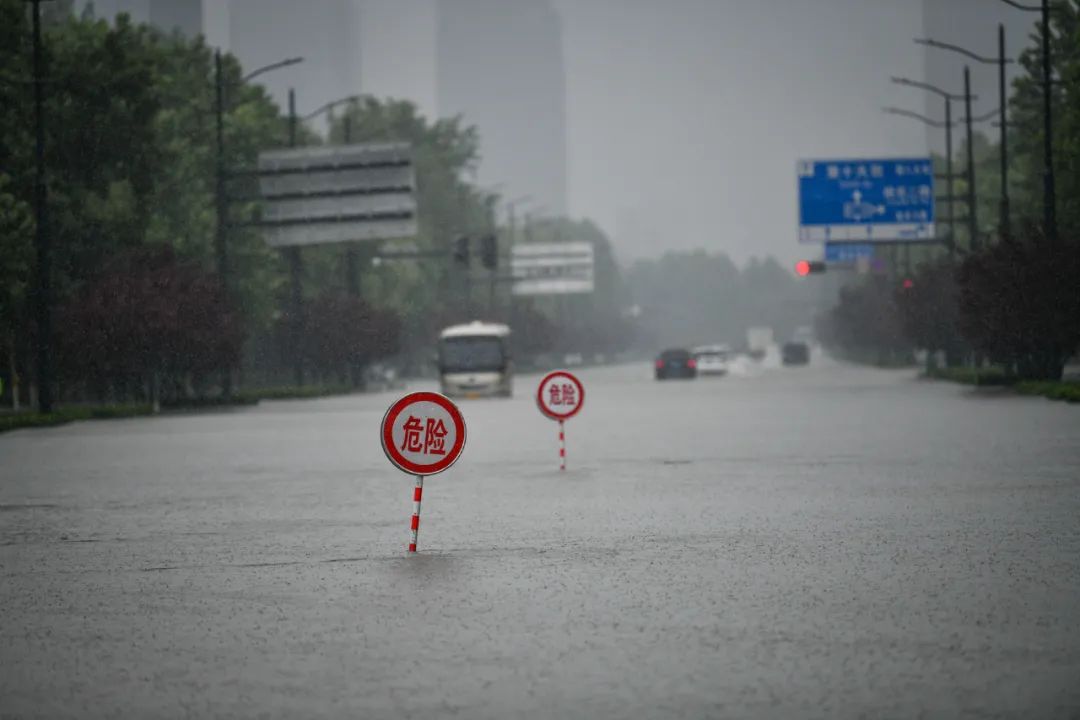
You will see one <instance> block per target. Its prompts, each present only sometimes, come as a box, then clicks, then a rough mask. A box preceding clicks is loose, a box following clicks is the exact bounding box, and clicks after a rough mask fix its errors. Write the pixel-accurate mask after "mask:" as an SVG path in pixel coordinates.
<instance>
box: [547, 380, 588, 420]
mask: <svg viewBox="0 0 1080 720" xmlns="http://www.w3.org/2000/svg"><path fill="white" fill-rule="evenodd" d="M584 402H585V386H584V385H582V384H581V381H580V380H578V379H577V376H575V375H574V374H573V373H569V372H567V371H566V370H555V371H554V372H550V373H548V374H547V375H545V376H544V377H543V379H541V380H540V385H539V386H538V387H537V388H536V404H537V406H539V408H540V412H542V413H543V414H544V415H546V416H548V417H549V418H551V419H552V420H567V419H569V418H572V417H573V416H574V415H577V414H578V412H580V411H581V406H582V404H583V403H584Z"/></svg>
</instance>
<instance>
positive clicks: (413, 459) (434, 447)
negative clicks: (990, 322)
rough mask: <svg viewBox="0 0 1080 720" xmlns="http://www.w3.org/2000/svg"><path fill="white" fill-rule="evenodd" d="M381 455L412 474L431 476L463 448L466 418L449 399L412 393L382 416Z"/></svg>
mask: <svg viewBox="0 0 1080 720" xmlns="http://www.w3.org/2000/svg"><path fill="white" fill-rule="evenodd" d="M380 435H381V437H382V446H383V452H385V453H386V457H388V458H389V459H390V462H392V463H394V464H395V465H397V466H398V467H399V468H401V469H402V470H404V471H405V472H407V473H410V474H412V475H434V474H436V473H441V472H442V471H443V470H445V469H446V468H448V467H450V466H451V465H453V464H454V462H455V461H456V460H457V459H458V456H459V455H461V450H462V448H464V447H465V418H463V417H462V416H461V411H460V410H458V408H457V405H455V404H454V403H452V402H451V401H450V399H449V398H447V397H446V396H444V395H440V394H439V393H434V392H414V393H409V394H408V395H406V396H405V397H403V398H401V399H400V400H398V401H397V402H396V403H394V404H393V405H391V406H390V409H389V410H387V411H386V415H385V416H384V417H383V421H382V430H381V432H380Z"/></svg>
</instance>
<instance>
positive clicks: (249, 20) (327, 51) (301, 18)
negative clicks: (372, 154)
mask: <svg viewBox="0 0 1080 720" xmlns="http://www.w3.org/2000/svg"><path fill="white" fill-rule="evenodd" d="M359 14H360V10H359V5H358V4H357V3H355V2H353V1H352V0H308V1H307V2H295V0H231V2H230V4H229V18H228V28H229V42H228V49H229V52H231V53H232V54H234V55H235V56H236V57H237V58H239V60H240V62H241V63H242V64H243V66H244V68H245V70H248V71H250V70H254V69H256V68H259V67H262V66H264V65H269V64H271V63H275V62H278V61H279V60H283V59H285V58H290V57H303V58H304V62H303V63H301V64H299V65H295V66H293V67H289V68H284V69H282V70H279V71H277V72H272V73H267V74H266V75H262V76H260V77H259V82H260V83H263V84H264V85H266V87H267V88H268V89H269V90H270V92H271V93H272V94H273V95H274V97H275V98H276V99H277V101H278V102H279V103H280V104H281V106H282V107H283V108H284V107H285V106H286V103H287V98H288V93H289V88H294V89H295V90H296V104H297V112H298V113H299V114H300V115H304V114H307V113H309V112H311V111H313V110H315V109H317V108H318V107H320V106H321V105H323V104H325V103H327V102H331V101H333V100H337V99H338V98H341V97H344V96H347V95H354V94H358V93H359V92H360V90H361V87H360V42H359ZM316 122H320V123H321V122H323V120H322V119H321V118H320V119H319V120H317V121H316ZM319 127H322V126H321V125H320V126H319Z"/></svg>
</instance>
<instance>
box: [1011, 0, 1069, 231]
mask: <svg viewBox="0 0 1080 720" xmlns="http://www.w3.org/2000/svg"><path fill="white" fill-rule="evenodd" d="M1042 76H1043V158H1044V160H1043V162H1044V164H1045V166H1046V167H1044V168H1043V224H1044V225H1045V226H1046V227H1045V229H1044V231H1045V232H1046V237H1047V239H1049V240H1050V242H1051V243H1057V210H1056V205H1057V202H1056V197H1055V190H1054V142H1053V138H1054V134H1053V124H1052V120H1051V112H1050V100H1051V94H1050V93H1051V91H1052V89H1053V88H1052V85H1051V79H1050V0H1042ZM1002 125H1004V123H1002ZM1002 132H1005V128H1004V127H1002Z"/></svg>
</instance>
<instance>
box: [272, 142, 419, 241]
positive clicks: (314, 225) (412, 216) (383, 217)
mask: <svg viewBox="0 0 1080 720" xmlns="http://www.w3.org/2000/svg"><path fill="white" fill-rule="evenodd" d="M257 175H258V178H259V191H260V194H261V196H262V200H263V213H262V219H261V221H260V223H259V225H260V227H262V229H263V234H264V237H265V238H266V242H267V244H268V245H270V246H272V247H288V246H295V245H318V244H323V243H340V242H350V241H353V240H386V239H391V238H407V237H414V236H415V235H416V231H417V227H416V199H415V197H414V194H413V191H414V188H415V186H416V181H415V176H414V172H413V165H412V152H411V150H410V147H409V145H408V143H365V144H360V145H335V146H328V147H304V148H288V149H284V150H271V151H268V152H263V153H259V167H258V171H257Z"/></svg>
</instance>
